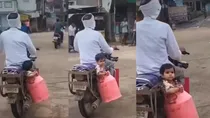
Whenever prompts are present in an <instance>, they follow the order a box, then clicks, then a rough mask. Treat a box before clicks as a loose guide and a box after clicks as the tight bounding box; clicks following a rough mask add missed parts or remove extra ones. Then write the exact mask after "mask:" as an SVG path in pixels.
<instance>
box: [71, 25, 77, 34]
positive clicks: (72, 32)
mask: <svg viewBox="0 0 210 118" xmlns="http://www.w3.org/2000/svg"><path fill="white" fill-rule="evenodd" d="M75 31H76V27H73V26H72V25H70V26H69V36H75Z"/></svg>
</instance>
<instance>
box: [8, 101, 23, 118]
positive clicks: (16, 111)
mask: <svg viewBox="0 0 210 118" xmlns="http://www.w3.org/2000/svg"><path fill="white" fill-rule="evenodd" d="M10 106H11V111H12V114H13V116H14V117H15V118H23V101H21V100H18V101H16V103H14V104H11V105H10Z"/></svg>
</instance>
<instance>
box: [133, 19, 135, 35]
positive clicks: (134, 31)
mask: <svg viewBox="0 0 210 118" xmlns="http://www.w3.org/2000/svg"><path fill="white" fill-rule="evenodd" d="M133 31H134V32H135V31H136V20H135V21H134V25H133Z"/></svg>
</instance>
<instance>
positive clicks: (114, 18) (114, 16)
mask: <svg viewBox="0 0 210 118" xmlns="http://www.w3.org/2000/svg"><path fill="white" fill-rule="evenodd" d="M113 5H114V14H113V23H114V25H113V26H114V28H113V29H114V31H113V35H112V39H113V40H116V39H115V31H116V0H113Z"/></svg>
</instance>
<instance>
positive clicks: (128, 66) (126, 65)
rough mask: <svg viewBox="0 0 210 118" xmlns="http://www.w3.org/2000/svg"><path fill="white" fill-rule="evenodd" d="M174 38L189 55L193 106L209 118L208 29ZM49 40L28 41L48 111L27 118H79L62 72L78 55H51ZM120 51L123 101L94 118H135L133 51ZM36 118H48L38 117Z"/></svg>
mask: <svg viewBox="0 0 210 118" xmlns="http://www.w3.org/2000/svg"><path fill="white" fill-rule="evenodd" d="M175 34H176V37H177V40H178V41H179V44H180V45H181V46H185V47H186V49H187V50H188V51H189V52H191V55H190V56H186V57H183V60H185V61H188V62H189V63H190V68H189V69H188V70H186V75H187V76H189V77H190V78H191V94H192V96H193V97H194V100H195V102H196V106H197V108H198V111H199V114H200V118H210V113H209V111H210V95H209V91H210V88H209V84H210V80H209V75H210V74H209V73H210V66H209V65H210V60H209V58H210V51H209V50H210V29H206V28H192V29H185V30H177V31H175ZM51 36H52V34H50V33H40V34H33V36H32V37H33V41H34V43H35V44H36V46H37V47H40V48H41V50H40V51H39V52H38V60H37V65H38V67H39V68H40V70H41V75H42V76H43V77H44V78H45V79H46V81H47V83H48V86H49V89H50V94H51V102H50V103H51V106H52V108H51V109H49V108H48V109H47V108H45V109H43V110H42V109H41V110H40V109H39V108H40V107H36V106H34V107H33V109H31V111H30V112H29V115H27V116H28V117H27V118H29V117H30V118H38V116H37V117H32V115H40V114H41V115H42V113H43V112H45V113H44V114H45V115H47V114H51V116H52V115H55V117H54V118H82V117H81V116H80V113H79V111H78V107H77V103H76V102H75V101H74V100H73V96H72V95H71V94H70V93H69V91H68V87H67V78H66V77H67V72H66V71H65V70H66V69H69V68H71V67H72V65H74V64H76V63H78V55H77V54H68V53H67V45H64V48H63V49H60V50H58V51H55V50H54V49H53V46H52V43H51ZM120 49H121V50H120V51H117V52H115V54H114V55H116V56H119V57H120V61H119V62H118V63H117V64H116V67H119V68H120V87H121V91H122V94H123V97H122V98H121V99H120V100H118V101H116V102H113V103H110V104H103V105H102V106H101V107H100V108H99V109H98V110H97V111H96V113H95V117H94V118H135V48H133V47H120ZM0 104H1V105H0V116H4V118H12V115H11V112H10V108H9V106H8V105H7V104H6V101H5V98H2V97H0ZM47 105H49V104H47ZM48 107H49V106H48ZM34 109H37V110H34ZM59 109H60V110H59ZM51 110H53V113H51ZM34 111H36V112H34ZM39 118H52V117H47V116H44V115H42V116H40V117H39Z"/></svg>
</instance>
